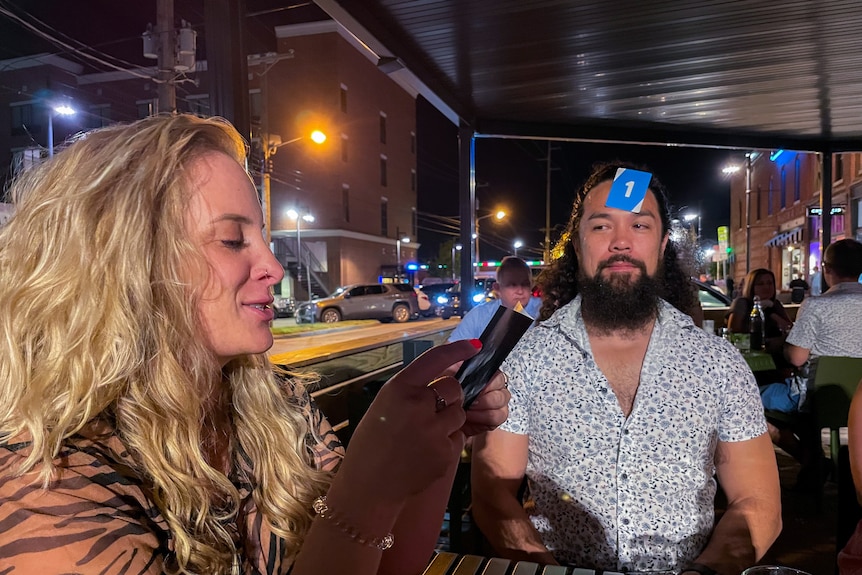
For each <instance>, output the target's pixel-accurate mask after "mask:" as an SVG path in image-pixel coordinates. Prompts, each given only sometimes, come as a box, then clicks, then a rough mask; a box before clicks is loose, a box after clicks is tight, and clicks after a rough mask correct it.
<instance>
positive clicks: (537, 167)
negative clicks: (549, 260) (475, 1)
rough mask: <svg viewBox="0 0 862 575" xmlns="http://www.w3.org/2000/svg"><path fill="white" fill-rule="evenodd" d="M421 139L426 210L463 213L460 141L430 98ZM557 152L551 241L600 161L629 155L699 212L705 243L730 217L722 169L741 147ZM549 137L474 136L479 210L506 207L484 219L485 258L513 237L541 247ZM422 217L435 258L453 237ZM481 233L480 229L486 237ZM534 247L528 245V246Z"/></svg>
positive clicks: (534, 250) (562, 147) (582, 145)
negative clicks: (503, 214)
mask: <svg viewBox="0 0 862 575" xmlns="http://www.w3.org/2000/svg"><path fill="white" fill-rule="evenodd" d="M417 111H418V113H417V134H418V141H419V165H418V176H419V198H418V209H419V211H420V212H432V213H438V214H442V215H447V216H457V215H458V181H457V176H458V173H457V171H458V155H457V154H458V148H457V146H458V144H457V138H456V136H457V130H456V128H455V127H454V126H453V125H452V124H451V123H449V122H448V121H447V120H446V119H445V118H444V117H443V116H442V115H440V114H439V112H437V111H436V110H435V109H434V108H433V107H432V106H431V105H430V104H429V103H428V102H427V101H424V100H422V99H421V98H420V101H419V102H418V103H417ZM551 145H552V151H551V158H552V161H551V169H552V171H551V229H552V232H551V241H552V243H553V242H555V241H556V239H557V238H558V237H559V234H560V233H561V232H562V230H563V228H564V226H565V224H566V222H567V220H568V217H569V214H570V213H571V201H572V198H573V196H574V191H575V190H576V189H577V188H578V187H579V186H580V185H581V184H582V183H583V182H584V180H586V178H587V177H588V176H589V173H590V170H591V167H592V165H593V164H595V163H596V162H601V161H611V160H623V161H629V162H632V163H635V164H641V165H644V166H645V167H647V168H649V169H650V170H651V171H652V172H653V173H654V174H656V175H657V176H658V178H659V179H660V180H661V181H662V183H664V185H665V187H666V188H667V190H668V193H669V195H670V200H671V204H672V206H671V207H672V210H673V213H674V214H675V215H677V214H678V215H682V214H685V213H699V214H701V216H702V219H701V226H702V230H701V236H702V238H703V243H707V240H710V239H711V240H712V241H711V242H709V243H710V244H714V243H718V240H717V239H716V238H717V232H716V228H717V227H718V226H720V225H728V224H729V223H730V181H729V180H728V179H727V178H726V177H725V176H724V175H723V174H722V172H721V169H722V168H723V167H724V166H726V165H727V164H730V163H739V162H740V161H741V160H742V156H743V152H741V151H734V150H725V149H706V148H687V147H680V146H674V147H667V146H645V145H637V144H632V145H621V144H599V143H588V142H552V144H551ZM546 154H547V142H546V141H544V140H516V139H510V140H501V139H486V138H480V139H478V140H477V143H476V182H477V189H476V197H477V198H478V200H479V208H480V210H481V211H480V213H482V214H484V213H486V212H485V210H496V209H498V208H503V209H506V211H507V212H511V214H512V216H511V218H509V219H508V222H502V223H492V222H491V218H489V219H486V220H483V221H482V222H481V224H480V232H483V230H486V229H487V228H491V232H492V240H493V242H494V244H496V248H495V247H494V246H490V245H488V244H486V243H484V242H483V243H482V244H481V246H480V256H481V257H482V259H483V260H487V259H499V258H500V257H502V256H503V255H505V254H506V253H511V247H510V246H511V244H512V242H513V240H514V239H520V240H521V241H523V242H524V244H525V245H524V247H523V248H521V249H520V250H519V255H522V256H524V257H533V256H536V257H537V259H538V256H539V255H540V254H541V242H542V241H543V239H544V231H543V228H544V225H545V186H546V170H547V166H546V163H545V157H546ZM423 222H424V220H423V218H420V230H419V241H420V242H421V243H422V248H421V250H420V257H421V258H433V257H434V256H436V254H437V251H438V249H439V244H440V243H441V242H443V241H446V240H447V239H449V238H448V237H446V236H442V235H440V234H435V233H433V232H431V231H429V230H427V229H422V228H428V227H433V226H428V225H424V223H423ZM484 235H485V234H484V233H480V236H484ZM525 250H528V251H525Z"/></svg>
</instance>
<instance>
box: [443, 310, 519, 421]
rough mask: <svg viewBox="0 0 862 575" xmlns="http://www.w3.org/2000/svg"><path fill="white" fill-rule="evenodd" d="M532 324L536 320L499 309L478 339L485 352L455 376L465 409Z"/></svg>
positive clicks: (463, 365)
mask: <svg viewBox="0 0 862 575" xmlns="http://www.w3.org/2000/svg"><path fill="white" fill-rule="evenodd" d="M532 324H533V319H532V318H531V317H530V316H528V315H526V314H525V313H521V312H520V311H515V310H514V309H511V308H507V307H503V306H500V307H499V308H498V309H497V312H496V313H495V314H494V317H492V318H491V321H490V322H489V323H488V325H487V327H485V330H484V331H483V332H482V335H481V336H480V337H479V341H481V342H482V349H481V350H480V351H479V353H477V354H476V355H474V356H473V357H471V358H470V359H468V360H467V361H465V362H464V363H463V364H461V369H459V370H458V373H456V374H455V378H456V379H457V380H458V381H460V382H461V387H462V388H463V389H464V408H465V409H467V408H468V407H470V404H471V403H473V400H475V399H476V396H478V395H479V393H480V392H481V391H482V389H483V388H484V387H485V386H486V385H487V384H488V381H489V380H490V379H491V377H492V376H493V375H494V372H496V371H497V370H498V369H500V366H501V365H502V364H503V360H504V359H506V356H508V355H509V353H510V352H511V351H512V349H514V347H515V344H516V343H518V340H519V339H521V336H522V335H524V334H525V333H526V332H527V329H528V328H529V327H530V326H531V325H532Z"/></svg>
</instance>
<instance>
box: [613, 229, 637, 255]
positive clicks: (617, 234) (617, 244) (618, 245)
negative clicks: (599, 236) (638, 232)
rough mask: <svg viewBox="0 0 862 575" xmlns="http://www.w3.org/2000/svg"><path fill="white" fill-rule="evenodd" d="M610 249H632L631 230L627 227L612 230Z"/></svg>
mask: <svg viewBox="0 0 862 575" xmlns="http://www.w3.org/2000/svg"><path fill="white" fill-rule="evenodd" d="M610 249H611V251H615V252H620V251H629V250H631V249H632V237H631V231H630V230H628V229H623V228H618V229H616V230H614V235H613V238H611V244H610Z"/></svg>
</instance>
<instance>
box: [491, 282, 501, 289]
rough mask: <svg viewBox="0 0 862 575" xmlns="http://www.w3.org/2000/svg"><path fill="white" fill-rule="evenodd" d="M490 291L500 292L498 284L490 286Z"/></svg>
mask: <svg viewBox="0 0 862 575" xmlns="http://www.w3.org/2000/svg"><path fill="white" fill-rule="evenodd" d="M491 289H492V290H494V291H500V284H499V283H498V282H494V283H492V284H491Z"/></svg>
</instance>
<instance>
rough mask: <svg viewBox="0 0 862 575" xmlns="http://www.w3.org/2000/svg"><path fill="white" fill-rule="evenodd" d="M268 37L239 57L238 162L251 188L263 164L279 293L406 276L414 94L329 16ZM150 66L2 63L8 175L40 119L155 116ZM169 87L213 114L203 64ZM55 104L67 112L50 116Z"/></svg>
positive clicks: (45, 144)
mask: <svg viewBox="0 0 862 575" xmlns="http://www.w3.org/2000/svg"><path fill="white" fill-rule="evenodd" d="M274 33H275V36H276V38H277V46H278V49H277V51H276V52H275V53H268V54H263V55H252V56H250V57H249V59H248V78H249V80H248V84H249V86H248V87H249V100H250V112H251V120H252V121H251V134H250V136H251V137H250V139H251V150H252V153H251V155H250V159H249V167H250V170H251V172H252V173H253V174H254V175H255V178H256V180H257V181H258V182H261V186H263V184H262V181H263V172H264V171H266V172H267V173H268V174H269V176H270V178H269V181H270V199H271V201H270V213H271V225H272V227H271V238H272V242H273V248H274V251H275V253H276V255H277V257H278V258H279V261H281V263H282V265H283V266H284V267H285V270H286V271H287V273H286V275H285V280H284V281H283V282H282V285H281V286H277V289H276V291H277V292H278V293H281V294H282V295H291V296H294V297H296V298H297V299H305V298H307V297H308V295H307V292H308V286H309V285H310V286H311V291H312V292H313V293H314V294H315V295H322V294H326V293H329V292H330V291H332V290H333V289H334V288H335V287H337V286H339V285H344V284H348V283H357V282H373V281H377V280H378V279H383V281H392V278H393V277H395V276H406V274H402V273H397V272H396V268H397V264H398V263H400V264H401V268H400V269H401V271H403V268H404V267H405V264H406V263H407V262H411V261H414V260H415V257H416V251H417V249H418V247H419V245H418V243H416V102H415V93H411V92H410V91H408V90H405V89H404V88H402V87H401V86H400V85H399V84H397V83H396V82H395V81H393V80H392V79H391V78H390V77H389V76H387V74H386V73H385V71H384V70H381V69H380V68H378V66H377V59H376V57H375V56H373V55H372V54H369V53H367V52H366V51H365V50H364V48H363V47H362V46H361V45H360V44H358V43H356V41H355V39H353V37H352V36H350V35H349V34H347V33H346V32H345V31H344V30H343V28H341V27H339V26H337V25H336V24H335V22H333V21H323V22H313V23H307V24H297V25H291V26H282V27H277V28H275V30H274ZM155 73H156V70H155V68H154V67H151V68H137V69H127V70H122V71H120V70H118V71H114V72H104V73H95V74H85V73H83V71H82V67H81V66H80V65H79V64H77V63H74V62H71V61H69V60H66V59H64V58H61V57H59V56H53V55H48V54H41V55H36V56H28V57H26V58H18V59H15V60H7V61H5V62H0V82H2V85H3V86H5V87H6V90H4V91H3V92H2V94H0V98H2V100H0V105H3V106H7V107H8V108H9V110H10V113H9V114H6V115H5V116H4V115H0V150H2V153H4V154H7V161H6V162H5V163H4V165H5V166H7V170H6V173H5V177H6V180H7V182H8V179H9V177H10V176H12V175H13V174H14V173H15V171H16V170H19V169H22V168H24V167H26V165H28V164H29V163H31V162H33V161H39V160H40V158H42V157H44V156H46V155H47V153H48V149H49V147H50V146H51V142H49V141H48V124H49V122H48V119H49V117H50V118H52V120H53V121H52V127H53V132H54V138H53V139H54V141H55V142H58V143H61V142H62V141H63V140H64V139H65V138H66V137H67V136H68V135H70V134H73V133H76V132H79V131H82V130H86V129H90V128H95V127H100V126H104V125H107V124H110V123H112V122H118V121H131V120H135V119H137V118H141V117H146V116H147V115H150V114H152V113H154V112H155V111H156V110H157V109H158V100H157V87H156V84H155V83H154V81H153V79H152V78H153V77H154V76H155ZM176 92H177V109H178V111H180V112H191V113H196V114H200V115H208V114H209V113H210V107H209V96H208V83H207V66H206V62H205V61H199V62H197V63H196V64H195V67H194V69H192V70H190V71H189V72H188V73H186V74H184V75H180V76H179V78H178V81H177V83H176ZM59 102H64V103H69V104H70V105H72V106H73V107H74V108H75V109H76V110H77V111H78V113H77V114H75V115H74V116H69V117H60V116H58V115H56V114H54V113H53V112H52V111H51V110H52V106H53V105H55V104H56V103H59ZM49 114H52V116H49ZM312 129H317V130H321V131H323V132H324V133H325V134H326V136H327V139H326V141H325V142H324V143H323V144H321V145H317V144H314V143H312V142H311V140H310V139H309V138H308V134H309V132H310V131H311V130H312ZM279 142H281V143H282V145H280V146H276V144H277V143H279ZM264 146H269V150H270V151H269V153H268V154H266V153H265V152H264ZM267 159H268V161H267ZM291 210H292V211H291ZM289 213H290V214H294V213H298V214H299V215H300V216H302V215H308V214H311V215H313V216H314V221H313V222H310V221H305V220H302V219H301V218H300V219H292V218H291V217H290V216H289V215H288V214H289ZM297 222H299V223H297ZM298 235H299V241H297V239H298V238H297V236H298ZM405 240H407V241H405ZM309 269H310V270H311V273H310V274H308V270H309Z"/></svg>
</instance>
